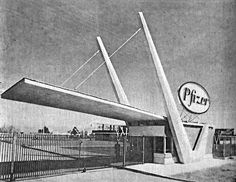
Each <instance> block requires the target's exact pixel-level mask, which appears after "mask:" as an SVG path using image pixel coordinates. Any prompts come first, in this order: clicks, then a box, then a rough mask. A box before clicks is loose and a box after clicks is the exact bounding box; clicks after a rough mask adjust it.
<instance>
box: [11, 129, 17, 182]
mask: <svg viewBox="0 0 236 182" xmlns="http://www.w3.org/2000/svg"><path fill="white" fill-rule="evenodd" d="M16 140H17V134H16V133H14V132H13V136H12V148H11V172H10V181H14V180H15V179H14V165H15V156H16Z"/></svg>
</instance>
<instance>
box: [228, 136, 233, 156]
mask: <svg viewBox="0 0 236 182" xmlns="http://www.w3.org/2000/svg"><path fill="white" fill-rule="evenodd" d="M232 138H233V137H230V145H229V146H230V157H231V156H233V152H232Z"/></svg>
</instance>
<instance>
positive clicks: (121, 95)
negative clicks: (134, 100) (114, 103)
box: [97, 37, 130, 105]
mask: <svg viewBox="0 0 236 182" xmlns="http://www.w3.org/2000/svg"><path fill="white" fill-rule="evenodd" d="M97 41H98V44H99V47H100V49H101V52H102V55H103V58H104V60H105V62H106V66H107V69H108V72H109V75H110V78H111V80H112V84H113V87H114V90H115V94H116V96H117V100H118V102H119V103H121V104H125V105H130V104H129V101H128V99H127V96H126V94H125V92H124V89H123V87H122V86H121V83H120V80H119V78H118V76H117V74H116V71H115V69H114V67H113V65H112V63H111V60H110V58H109V56H108V53H107V51H106V48H105V46H104V44H103V42H102V39H101V37H97Z"/></svg>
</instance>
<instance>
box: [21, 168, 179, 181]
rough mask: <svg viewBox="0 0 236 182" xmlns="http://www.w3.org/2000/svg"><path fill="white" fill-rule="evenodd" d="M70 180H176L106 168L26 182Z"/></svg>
mask: <svg viewBox="0 0 236 182" xmlns="http://www.w3.org/2000/svg"><path fill="white" fill-rule="evenodd" d="M33 181H36V182H46V181H47V182H58V181H60V182H62V181H66V182H70V181H73V182H74V181H88V182H121V181H122V182H131V181H134V182H145V181H146V182H159V181H160V182H173V181H176V180H171V179H165V178H161V177H155V176H149V175H145V174H140V173H134V172H131V171H127V170H124V169H116V168H107V169H99V170H91V171H87V172H86V173H81V172H78V173H73V174H67V175H62V176H53V177H45V178H40V179H32V180H26V182H33Z"/></svg>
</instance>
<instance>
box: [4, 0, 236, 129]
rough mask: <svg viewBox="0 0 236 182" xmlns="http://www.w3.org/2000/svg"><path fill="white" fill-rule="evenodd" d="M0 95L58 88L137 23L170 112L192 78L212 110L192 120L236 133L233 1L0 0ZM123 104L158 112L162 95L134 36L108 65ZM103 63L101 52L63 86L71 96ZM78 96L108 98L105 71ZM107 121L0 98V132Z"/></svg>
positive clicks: (143, 49) (120, 41) (111, 94)
mask: <svg viewBox="0 0 236 182" xmlns="http://www.w3.org/2000/svg"><path fill="white" fill-rule="evenodd" d="M0 8H1V11H0V13H1V16H0V17H1V18H0V29H1V30H0V32H1V43H0V46H1V47H2V48H1V52H0V55H1V56H0V69H1V70H0V82H1V83H0V90H1V92H3V91H5V90H6V89H7V88H9V87H10V86H12V85H13V84H14V83H16V82H17V81H19V80H20V79H22V78H23V77H28V78H31V79H34V80H38V81H42V82H45V83H49V84H53V85H57V86H61V84H62V83H63V82H64V81H65V80H66V79H67V78H68V77H69V76H70V75H71V74H72V73H73V72H74V71H76V70H77V69H78V68H79V67H80V66H81V65H82V64H83V63H84V62H85V61H86V60H88V59H89V58H90V57H91V56H92V55H93V54H94V53H95V52H96V51H97V50H98V49H99V47H98V44H97V42H96V37H97V36H101V38H102V40H103V43H104V44H105V46H106V49H107V51H108V54H109V55H111V54H112V53H113V52H114V51H115V50H116V49H117V48H118V47H119V46H120V45H122V44H123V43H124V42H125V41H126V40H127V39H128V38H129V37H130V36H131V35H132V34H133V33H134V32H135V31H137V30H138V29H139V28H140V27H141V22H140V20H139V16H138V12H139V11H142V12H143V13H144V16H145V18H146V21H147V24H148V26H149V29H150V32H151V34H152V37H153V41H154V43H155V45H156V48H157V52H158V54H159V57H160V59H161V62H162V65H163V68H164V71H165V73H166V76H167V79H168V81H169V84H170V87H171V90H172V93H173V95H174V98H175V101H176V103H177V106H178V109H179V112H180V113H181V112H182V110H183V108H182V106H181V104H180V103H179V101H178V98H177V90H178V88H179V87H180V85H182V84H183V83H185V82H187V81H194V82H197V83H199V84H201V85H202V86H203V87H204V88H205V89H206V90H207V91H208V93H209V95H210V100H211V106H210V109H209V110H208V112H206V113H204V114H201V115H199V116H198V120H200V122H205V123H209V124H213V125H215V127H216V128H220V127H229V128H236V122H235V121H236V99H235V90H236V69H235V68H236V61H235V56H236V35H235V34H236V3H235V1H233V0H216V1H212V0H210V1H201V0H200V1H199V0H198V1H195V0H192V1H188V0H179V1H174V0H166V1H164V0H145V1H144V0H120V1H116V0H110V1H105V0H91V1H87V0H80V1H77V0H17V1H16V0H1V1H0ZM111 61H112V63H113V65H114V68H115V70H116V72H117V75H118V77H119V79H120V81H121V84H122V86H123V88H124V91H125V93H126V95H127V97H128V99H129V101H130V103H131V105H132V106H134V107H137V108H140V109H143V110H146V111H150V112H153V113H156V114H158V115H164V116H165V112H164V108H163V98H162V95H161V89H160V85H159V83H158V79H157V77H156V74H155V69H154V65H153V62H152V58H151V54H150V51H149V48H148V44H147V41H146V39H145V35H144V32H143V30H141V31H139V33H138V34H137V35H135V37H134V38H132V39H131V40H130V41H129V42H128V43H127V44H126V45H125V46H124V47H122V48H121V49H120V50H119V51H118V52H117V53H116V54H115V55H114V56H113V57H112V59H111ZM102 62H103V58H102V56H101V54H98V55H97V56H95V57H94V58H93V59H92V60H91V61H90V62H89V63H88V64H86V66H84V67H83V69H81V70H80V71H79V72H78V73H76V74H75V75H74V76H73V77H72V79H70V80H69V81H68V82H66V84H65V85H64V87H65V88H69V89H72V90H73V89H74V88H75V87H76V86H77V85H78V84H79V83H81V82H82V81H83V80H84V79H85V78H86V77H87V76H88V75H89V74H90V73H91V72H92V71H93V70H94V69H96V67H97V66H98V65H99V64H101V63H102ZM77 91H79V92H82V93H86V94H90V95H94V96H96V97H100V98H104V99H108V100H111V101H115V102H117V100H116V97H115V94H114V92H113V89H112V85H111V82H110V79H109V75H108V73H107V69H106V67H105V66H103V67H101V68H100V69H99V70H98V71H97V72H96V73H94V74H93V76H92V77H91V78H89V79H88V80H87V81H86V82H85V83H84V84H82V85H81V86H80V87H79V88H78V89H77ZM98 121H99V122H106V123H107V122H108V123H109V122H111V123H112V124H124V122H123V121H116V120H111V119H107V118H101V117H95V116H91V115H87V114H82V113H77V112H72V111H65V110H59V109H55V108H49V107H44V106H37V105H32V104H27V103H20V102H15V101H9V100H4V99H0V125H1V126H3V125H14V126H16V127H17V128H19V129H20V130H22V131H37V130H38V129H39V128H42V127H43V126H44V125H46V126H47V127H49V129H50V130H52V131H55V132H56V131H57V132H66V131H68V130H70V129H72V128H73V127H74V126H77V127H78V128H79V129H84V128H86V127H88V126H89V125H90V124H91V123H93V122H98Z"/></svg>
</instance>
